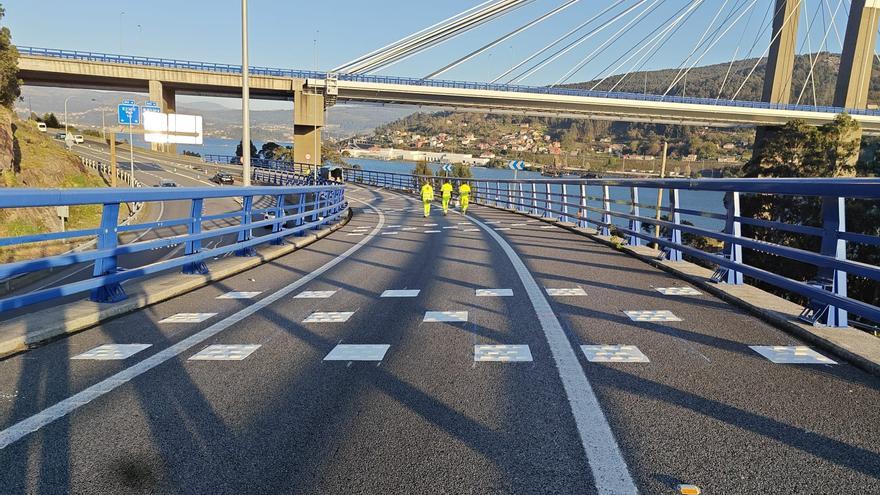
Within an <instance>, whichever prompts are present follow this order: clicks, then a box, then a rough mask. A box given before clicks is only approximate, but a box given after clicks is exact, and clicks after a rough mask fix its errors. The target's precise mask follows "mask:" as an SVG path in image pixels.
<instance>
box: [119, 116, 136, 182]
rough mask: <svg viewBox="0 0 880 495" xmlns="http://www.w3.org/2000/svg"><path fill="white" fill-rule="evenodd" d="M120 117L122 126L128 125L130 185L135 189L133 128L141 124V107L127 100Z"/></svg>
mask: <svg viewBox="0 0 880 495" xmlns="http://www.w3.org/2000/svg"><path fill="white" fill-rule="evenodd" d="M118 115H119V123H120V124H123V125H124V124H128V150H129V165H130V170H129V174H130V177H129V183H130V184H131V187H134V132H133V130H132V126H134V125H140V123H141V112H140V107H139V106H137V104H135V102H134V100H125V101H123V102H122V103H120V104H119V107H118Z"/></svg>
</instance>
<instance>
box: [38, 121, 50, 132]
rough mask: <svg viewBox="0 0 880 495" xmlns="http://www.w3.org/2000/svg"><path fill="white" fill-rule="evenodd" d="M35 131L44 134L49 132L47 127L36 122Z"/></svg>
mask: <svg viewBox="0 0 880 495" xmlns="http://www.w3.org/2000/svg"><path fill="white" fill-rule="evenodd" d="M37 130H38V131H40V132H46V131H48V130H49V127H47V126H46V123H45V122H37Z"/></svg>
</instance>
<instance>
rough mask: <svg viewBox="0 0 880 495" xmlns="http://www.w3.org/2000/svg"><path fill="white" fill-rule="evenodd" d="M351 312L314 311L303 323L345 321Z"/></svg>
mask: <svg viewBox="0 0 880 495" xmlns="http://www.w3.org/2000/svg"><path fill="white" fill-rule="evenodd" d="M353 314H354V312H353V311H315V312H314V313H312V314H310V315H309V316H308V317H307V318H306V319H305V320H303V323H345V322H347V321H348V319H349V318H351V315H353Z"/></svg>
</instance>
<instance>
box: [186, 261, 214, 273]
mask: <svg viewBox="0 0 880 495" xmlns="http://www.w3.org/2000/svg"><path fill="white" fill-rule="evenodd" d="M181 272H183V273H184V274H186V275H207V274H208V272H209V270H208V265H206V264H205V262H204V261H196V262H194V263H190V264H188V265H183V269H182V270H181Z"/></svg>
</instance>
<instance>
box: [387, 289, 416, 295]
mask: <svg viewBox="0 0 880 495" xmlns="http://www.w3.org/2000/svg"><path fill="white" fill-rule="evenodd" d="M419 292H421V290H420V289H400V290H386V291H385V292H383V293H382V295H381V296H379V297H417V296H418V295H419Z"/></svg>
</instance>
